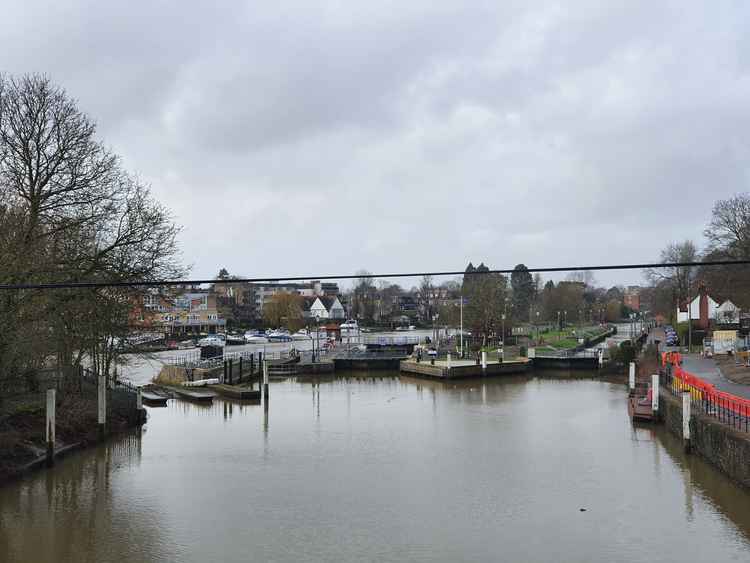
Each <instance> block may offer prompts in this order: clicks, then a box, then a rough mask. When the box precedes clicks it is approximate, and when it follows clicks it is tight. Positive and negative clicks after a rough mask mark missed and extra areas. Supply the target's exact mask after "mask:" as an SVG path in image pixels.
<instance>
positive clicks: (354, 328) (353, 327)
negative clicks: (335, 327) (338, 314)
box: [339, 319, 359, 334]
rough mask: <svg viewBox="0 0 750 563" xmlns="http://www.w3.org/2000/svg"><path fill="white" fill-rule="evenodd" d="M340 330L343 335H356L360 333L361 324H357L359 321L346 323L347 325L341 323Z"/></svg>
mask: <svg viewBox="0 0 750 563" xmlns="http://www.w3.org/2000/svg"><path fill="white" fill-rule="evenodd" d="M339 329H340V330H341V334H346V333H354V332H358V331H359V324H357V321H355V320H353V319H352V320H348V321H346V322H345V323H341V326H339Z"/></svg>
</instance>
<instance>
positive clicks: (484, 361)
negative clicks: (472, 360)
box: [482, 352, 487, 371]
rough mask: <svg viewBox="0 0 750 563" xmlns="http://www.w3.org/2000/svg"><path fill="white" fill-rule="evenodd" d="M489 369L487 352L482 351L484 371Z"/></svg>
mask: <svg viewBox="0 0 750 563" xmlns="http://www.w3.org/2000/svg"><path fill="white" fill-rule="evenodd" d="M486 369H487V352H482V371H484V370H486Z"/></svg>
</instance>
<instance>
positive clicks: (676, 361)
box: [662, 352, 750, 417]
mask: <svg viewBox="0 0 750 563" xmlns="http://www.w3.org/2000/svg"><path fill="white" fill-rule="evenodd" d="M681 360H682V358H681V356H680V354H679V352H664V353H663V354H662V363H663V364H664V365H666V364H667V363H670V364H672V379H673V381H674V380H676V385H675V386H676V387H678V388H679V389H681V390H683V391H690V393H691V395H693V398H694V399H700V400H704V401H706V402H707V403H709V404H712V405H717V406H719V407H720V408H721V409H723V410H724V411H729V412H731V413H734V414H736V415H740V416H743V417H748V416H750V399H745V398H744V397H739V396H737V395H733V394H732V393H727V392H726V391H720V390H718V389H716V387H714V386H713V385H712V384H711V383H708V382H706V381H703V380H702V379H701V378H700V377H698V376H697V375H693V374H692V373H690V372H688V371H685V370H684V369H682V367H681V366H680V362H681Z"/></svg>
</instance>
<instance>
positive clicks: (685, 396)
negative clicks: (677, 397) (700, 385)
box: [682, 391, 690, 453]
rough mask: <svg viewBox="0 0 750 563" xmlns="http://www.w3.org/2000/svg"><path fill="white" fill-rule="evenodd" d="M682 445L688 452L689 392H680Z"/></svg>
mask: <svg viewBox="0 0 750 563" xmlns="http://www.w3.org/2000/svg"><path fill="white" fill-rule="evenodd" d="M682 443H683V445H684V447H685V451H686V452H688V453H689V452H690V391H683V392H682Z"/></svg>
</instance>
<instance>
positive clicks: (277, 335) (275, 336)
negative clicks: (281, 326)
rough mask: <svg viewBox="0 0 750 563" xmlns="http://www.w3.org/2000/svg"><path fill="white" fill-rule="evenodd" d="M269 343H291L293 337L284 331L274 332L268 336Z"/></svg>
mask: <svg viewBox="0 0 750 563" xmlns="http://www.w3.org/2000/svg"><path fill="white" fill-rule="evenodd" d="M266 337H267V338H268V341H269V342H291V341H292V337H291V336H290V335H289V333H288V332H286V331H284V330H274V331H271V332H270V333H268V334H267V335H266Z"/></svg>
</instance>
